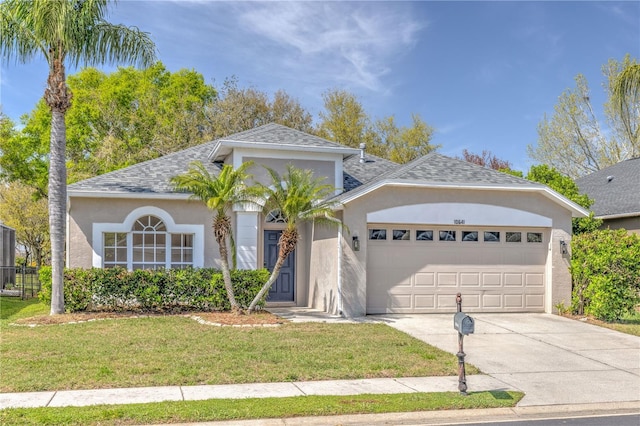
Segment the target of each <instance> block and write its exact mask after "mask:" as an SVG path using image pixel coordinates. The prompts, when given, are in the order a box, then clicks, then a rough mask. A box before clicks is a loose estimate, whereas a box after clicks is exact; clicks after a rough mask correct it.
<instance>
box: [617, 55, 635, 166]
mask: <svg viewBox="0 0 640 426" xmlns="http://www.w3.org/2000/svg"><path fill="white" fill-rule="evenodd" d="M612 98H613V105H614V108H616V109H617V110H618V111H619V113H620V116H621V118H622V123H623V125H624V127H625V130H626V132H627V133H628V134H629V135H630V137H631V147H630V151H631V152H630V153H629V154H628V158H635V157H637V156H638V155H640V124H639V121H640V64H631V65H628V66H627V67H625V69H623V70H622V72H621V73H620V74H618V76H617V77H616V79H615V81H614V83H613V90H612Z"/></svg>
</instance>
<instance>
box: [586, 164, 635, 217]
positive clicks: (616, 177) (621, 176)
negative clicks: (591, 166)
mask: <svg viewBox="0 0 640 426" xmlns="http://www.w3.org/2000/svg"><path fill="white" fill-rule="evenodd" d="M576 184H577V185H578V188H580V192H581V193H583V194H586V195H587V196H589V198H591V199H592V200H594V203H593V205H592V206H591V210H593V213H594V214H595V216H596V217H599V218H603V219H613V218H616V217H626V216H640V157H638V158H632V159H630V160H625V161H621V162H619V163H618V164H614V165H613V166H610V167H607V168H605V169H602V170H598V171H597V172H594V173H591V174H590V175H587V176H583V177H581V178H579V179H576Z"/></svg>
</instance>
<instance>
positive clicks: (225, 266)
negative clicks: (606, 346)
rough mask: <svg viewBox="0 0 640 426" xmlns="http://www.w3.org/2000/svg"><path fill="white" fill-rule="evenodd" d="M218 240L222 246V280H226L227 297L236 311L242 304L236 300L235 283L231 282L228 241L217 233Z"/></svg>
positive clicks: (219, 245)
mask: <svg viewBox="0 0 640 426" xmlns="http://www.w3.org/2000/svg"><path fill="white" fill-rule="evenodd" d="M216 240H217V242H218V247H219V248H220V264H221V268H220V269H222V281H224V288H225V290H226V291H227V298H228V299H229V303H230V304H231V310H232V311H234V312H238V311H240V305H239V304H238V302H237V301H236V297H235V294H234V292H233V283H232V282H231V272H230V271H229V257H228V256H229V254H228V253H227V242H226V241H225V238H224V237H222V238H218V235H217V234H216Z"/></svg>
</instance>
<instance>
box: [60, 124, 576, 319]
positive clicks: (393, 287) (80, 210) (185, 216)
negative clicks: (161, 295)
mask: <svg viewBox="0 0 640 426" xmlns="http://www.w3.org/2000/svg"><path fill="white" fill-rule="evenodd" d="M194 160H200V161H202V162H203V163H205V164H206V167H207V168H208V170H209V171H210V172H212V173H215V172H216V171H217V170H219V168H220V165H221V164H232V165H234V166H238V165H240V164H242V163H243V162H246V161H253V162H254V166H253V167H252V168H251V169H250V171H251V172H252V173H253V174H254V179H256V180H258V181H262V182H267V180H266V179H267V173H266V172H265V170H264V168H263V167H261V166H262V165H265V166H268V167H271V168H274V169H276V170H278V171H280V172H282V171H284V169H285V167H286V165H287V164H289V163H291V164H293V165H294V166H296V167H298V168H303V169H308V170H312V171H313V172H314V173H315V175H317V176H322V177H324V178H325V179H326V183H329V184H331V185H333V186H335V187H336V188H337V189H336V193H335V195H334V197H335V199H336V200H337V201H339V202H340V205H341V207H340V208H339V209H338V211H336V217H337V218H338V219H339V220H340V221H341V222H342V224H344V226H341V227H339V228H338V229H334V228H328V227H321V226H320V225H316V224H307V225H305V226H304V227H303V229H301V236H300V241H299V244H298V246H297V248H296V251H295V252H294V253H292V255H291V256H290V257H289V259H288V262H287V264H286V265H285V266H284V267H283V270H282V272H281V274H280V278H279V279H278V281H277V282H276V284H274V286H273V288H272V291H271V292H270V293H269V298H268V302H269V303H270V304H272V305H273V304H279V305H284V306H305V307H313V308H318V309H322V310H324V311H327V312H330V313H334V314H342V315H344V316H348V317H354V316H360V315H364V314H375V313H412V312H413V313H431V312H453V311H455V307H456V304H455V295H456V293H458V292H460V293H462V296H463V306H464V309H465V310H466V311H469V312H552V311H553V309H554V308H553V307H554V306H555V305H556V304H558V303H560V302H564V303H569V301H570V297H571V295H570V293H571V277H570V274H569V270H568V263H569V258H568V254H567V253H566V251H567V249H566V247H567V244H568V242H569V241H570V239H571V218H572V217H584V216H586V215H587V211H585V210H584V209H583V208H582V207H580V206H578V205H576V204H575V203H573V202H571V201H569V200H567V199H566V198H564V197H563V196H561V195H559V194H558V193H556V192H554V191H553V190H551V189H549V188H548V187H546V186H544V185H541V184H538V183H535V182H531V181H527V180H524V179H520V178H518V177H514V176H511V175H508V174H504V173H500V172H497V171H494V170H489V169H486V168H483V167H480V166H476V165H474V164H471V163H467V162H464V161H461V160H457V159H453V158H448V157H445V156H443V155H440V154H437V153H431V154H429V155H426V156H424V157H422V158H419V159H417V160H414V161H413V162H411V163H408V164H404V165H399V164H395V163H393V162H390V161H388V160H384V159H381V158H377V157H375V156H372V155H369V154H367V153H366V152H365V151H364V150H360V149H354V148H349V147H346V146H343V145H340V144H337V143H334V142H330V141H327V140H325V139H322V138H319V137H316V136H312V135H309V134H306V133H303V132H300V131H297V130H293V129H290V128H287V127H284V126H280V125H277V124H268V125H264V126H261V127H258V128H255V129H252V130H249V131H245V132H241V133H237V134H234V135H230V136H228V137H225V138H222V139H219V140H216V141H212V142H209V143H205V144H202V145H199V146H196V147H192V148H189V149H185V150H183V151H180V152H176V153H173V154H169V155H166V156H164V157H161V158H158V159H155V160H151V161H147V162H144V163H140V164H136V165H134V166H131V167H128V168H125V169H122V170H118V171H114V172H111V173H108V174H105V175H101V176H97V177H93V178H91V179H87V180H84V181H82V182H78V183H75V184H72V185H70V186H69V188H68V194H69V212H68V216H69V217H68V219H69V220H68V223H69V229H68V234H69V238H68V245H67V248H68V249H67V256H68V258H67V262H68V263H67V264H68V266H69V267H84V268H89V267H98V268H105V267H112V266H116V265H119V266H123V267H126V268H129V269H136V268H158V267H167V268H169V267H177V268H179V267H185V266H193V267H216V266H218V263H217V259H216V256H217V255H218V249H217V246H216V242H215V240H214V237H213V233H212V231H211V223H212V213H211V212H209V211H208V210H207V209H206V208H205V206H204V205H203V204H202V203H201V202H199V201H195V200H188V194H184V193H180V192H177V191H176V190H174V189H173V188H172V187H171V185H170V183H169V179H170V178H171V177H172V176H175V175H177V174H180V173H183V172H185V171H186V170H187V168H188V165H189V163H190V162H191V161H194ZM232 221H233V229H234V235H235V240H236V246H237V248H236V250H237V262H238V263H237V264H238V267H239V268H244V269H250V268H259V267H263V266H266V267H267V268H271V267H272V266H273V264H274V263H275V258H276V256H275V253H276V251H277V241H278V238H279V235H280V233H281V230H282V229H283V224H282V223H281V222H282V221H281V218H280V217H279V215H278V214H277V212H269V213H268V214H266V215H263V214H262V213H261V212H260V211H259V209H257V208H255V207H252V206H241V207H238V208H237V209H236V210H235V211H234V212H233V217H232Z"/></svg>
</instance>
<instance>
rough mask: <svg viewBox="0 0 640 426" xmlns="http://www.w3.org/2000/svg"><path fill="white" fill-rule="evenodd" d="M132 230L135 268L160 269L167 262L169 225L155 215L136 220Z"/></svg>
mask: <svg viewBox="0 0 640 426" xmlns="http://www.w3.org/2000/svg"><path fill="white" fill-rule="evenodd" d="M131 231H132V237H133V241H132V248H133V265H132V266H133V269H159V268H164V267H166V264H167V227H166V226H165V225H164V222H162V220H160V219H159V218H157V217H155V216H151V215H149V216H143V217H141V218H139V219H138V220H136V222H135V223H134V225H133V229H132V230H131Z"/></svg>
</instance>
